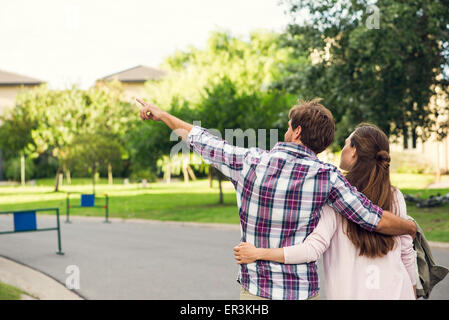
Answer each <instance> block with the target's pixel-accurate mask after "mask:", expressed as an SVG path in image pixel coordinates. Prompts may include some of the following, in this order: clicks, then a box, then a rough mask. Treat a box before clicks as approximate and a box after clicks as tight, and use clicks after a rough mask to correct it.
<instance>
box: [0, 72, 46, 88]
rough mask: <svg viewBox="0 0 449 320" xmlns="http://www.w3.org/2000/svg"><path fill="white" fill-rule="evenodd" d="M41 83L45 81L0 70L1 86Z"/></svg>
mask: <svg viewBox="0 0 449 320" xmlns="http://www.w3.org/2000/svg"><path fill="white" fill-rule="evenodd" d="M41 83H44V81H42V80H39V79H35V78H31V77H27V76H22V75H20V74H17V73H12V72H7V71H3V70H0V86H14V85H38V84H41Z"/></svg>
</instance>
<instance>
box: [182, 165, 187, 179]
mask: <svg viewBox="0 0 449 320" xmlns="http://www.w3.org/2000/svg"><path fill="white" fill-rule="evenodd" d="M182 172H183V173H184V182H185V183H189V174H188V172H187V165H186V164H184V163H183V164H182Z"/></svg>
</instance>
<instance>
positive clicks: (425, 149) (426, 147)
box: [390, 137, 449, 172]
mask: <svg viewBox="0 0 449 320" xmlns="http://www.w3.org/2000/svg"><path fill="white" fill-rule="evenodd" d="M408 145H409V147H408V148H407V149H404V147H403V145H402V143H391V144H390V149H391V151H392V152H393V153H396V154H397V153H405V154H407V155H410V156H414V157H416V160H417V161H420V162H427V163H429V165H430V166H432V167H433V168H434V169H435V168H437V167H438V166H439V167H440V169H441V171H443V172H449V138H448V137H446V138H445V139H443V140H442V141H437V140H436V139H435V138H431V139H429V140H427V141H425V142H422V140H421V139H418V141H417V142H416V148H415V149H414V148H412V147H411V146H412V142H411V141H409V143H408Z"/></svg>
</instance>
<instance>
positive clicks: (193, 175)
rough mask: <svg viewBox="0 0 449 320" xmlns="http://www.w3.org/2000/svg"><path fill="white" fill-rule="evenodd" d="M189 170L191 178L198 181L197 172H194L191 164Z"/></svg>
mask: <svg viewBox="0 0 449 320" xmlns="http://www.w3.org/2000/svg"><path fill="white" fill-rule="evenodd" d="M187 172H188V173H189V176H190V178H191V179H192V180H193V181H196V176H195V173H194V172H193V170H192V167H191V166H189V165H187Z"/></svg>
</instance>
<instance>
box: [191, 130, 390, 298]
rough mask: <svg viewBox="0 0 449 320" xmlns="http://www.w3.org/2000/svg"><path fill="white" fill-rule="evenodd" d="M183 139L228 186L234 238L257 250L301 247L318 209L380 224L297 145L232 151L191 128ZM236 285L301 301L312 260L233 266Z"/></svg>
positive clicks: (368, 225) (329, 169) (312, 280)
mask: <svg viewBox="0 0 449 320" xmlns="http://www.w3.org/2000/svg"><path fill="white" fill-rule="evenodd" d="M187 140H188V144H189V145H190V147H191V148H192V149H193V150H194V151H195V152H197V153H199V154H200V155H201V156H203V158H204V159H205V160H206V161H207V162H208V163H210V164H212V165H213V166H214V167H216V168H217V169H218V170H220V171H221V172H222V173H223V174H224V175H225V176H227V177H228V178H229V179H230V180H231V181H232V183H233V184H234V187H235V189H236V194H237V205H238V209H239V215H240V227H241V241H245V242H249V243H252V244H254V245H255V246H256V247H261V248H281V247H286V246H292V245H295V244H297V243H301V242H303V241H304V239H305V238H306V237H307V236H308V235H309V234H310V233H311V232H312V231H313V230H314V229H315V227H316V225H317V224H318V220H319V219H320V213H321V208H322V207H323V206H324V205H326V204H328V205H330V206H331V207H333V208H334V209H336V210H337V211H338V212H340V213H341V214H342V215H343V216H344V217H346V218H347V219H349V220H350V221H353V222H355V223H357V224H359V225H360V226H361V227H363V228H365V229H367V230H370V231H373V230H375V229H376V227H377V224H378V223H379V221H380V218H381V216H382V209H381V208H379V207H377V206H375V205H374V204H372V203H371V201H369V200H368V199H367V198H366V197H365V196H364V195H362V194H360V193H359V192H357V190H356V189H355V188H354V187H352V186H351V185H350V184H349V183H348V182H347V180H346V179H345V178H344V176H343V175H342V174H341V173H340V171H338V169H337V168H336V167H335V166H332V165H330V164H327V163H323V162H321V161H320V160H318V158H317V157H316V155H315V154H314V153H313V152H312V151H311V150H310V149H308V148H307V147H305V146H302V145H298V144H295V143H289V142H278V143H277V144H276V145H275V146H274V148H273V149H272V150H270V151H265V150H262V149H259V148H249V149H246V148H240V147H236V146H233V145H231V144H229V143H227V142H226V141H225V140H222V139H219V138H217V137H216V136H214V135H212V134H211V133H209V132H208V131H206V130H205V129H203V128H200V127H198V126H194V127H193V129H192V130H191V131H190V133H189V135H188V138H187ZM237 281H238V282H239V283H240V284H241V285H242V286H243V288H245V289H246V290H248V291H249V292H250V293H252V294H255V295H257V296H260V297H264V298H269V299H290V300H297V299H300V300H303V299H308V298H310V297H313V296H315V295H316V294H317V293H318V291H319V282H318V273H317V265H316V262H311V263H304V264H297V265H287V264H282V263H276V262H271V261H261V260H259V261H256V262H254V263H250V264H243V265H241V266H240V272H239V275H238V279H237Z"/></svg>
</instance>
